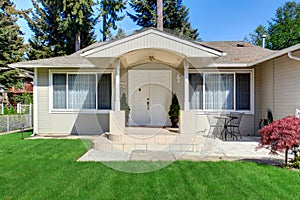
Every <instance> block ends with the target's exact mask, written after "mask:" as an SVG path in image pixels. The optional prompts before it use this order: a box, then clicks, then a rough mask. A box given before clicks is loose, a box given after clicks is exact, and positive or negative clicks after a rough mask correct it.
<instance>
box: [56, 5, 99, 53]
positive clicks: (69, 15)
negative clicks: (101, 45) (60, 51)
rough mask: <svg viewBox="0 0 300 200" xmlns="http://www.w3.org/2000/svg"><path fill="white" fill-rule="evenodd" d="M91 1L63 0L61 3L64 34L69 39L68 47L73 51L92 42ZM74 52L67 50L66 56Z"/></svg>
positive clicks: (93, 22)
mask: <svg viewBox="0 0 300 200" xmlns="http://www.w3.org/2000/svg"><path fill="white" fill-rule="evenodd" d="M93 5H94V2H93V0H81V1H78V0H64V1H63V15H62V16H63V20H62V21H63V23H64V27H65V29H64V30H65V32H66V33H67V36H68V38H69V40H68V44H67V45H68V46H73V47H74V48H75V51H78V50H79V49H81V48H84V47H86V46H88V45H90V44H92V43H93V42H94V38H95V37H94V32H93V29H94V28H93V27H94V25H95V19H93V18H92V16H93V9H92V6H93ZM73 52H74V50H71V49H67V54H71V53H73Z"/></svg>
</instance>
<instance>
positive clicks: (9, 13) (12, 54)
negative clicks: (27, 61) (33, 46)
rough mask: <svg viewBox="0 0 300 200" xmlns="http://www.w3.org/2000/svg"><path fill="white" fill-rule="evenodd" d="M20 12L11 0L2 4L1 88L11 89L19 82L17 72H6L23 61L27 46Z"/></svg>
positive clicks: (0, 11) (0, 12) (0, 18)
mask: <svg viewBox="0 0 300 200" xmlns="http://www.w3.org/2000/svg"><path fill="white" fill-rule="evenodd" d="M19 14H20V12H19V11H18V10H16V9H15V6H14V4H13V3H12V2H11V1H10V0H2V1H1V2H0V87H1V89H5V90H7V89H9V88H11V87H12V86H14V85H16V84H17V83H18V82H19V78H17V75H18V73H17V71H16V70H6V69H5V68H7V65H8V64H10V63H13V62H19V61H22V59H23V56H24V52H25V50H26V49H25V46H24V45H23V38H22V37H21V36H20V35H22V33H21V31H20V27H19V26H18V25H17V23H16V22H17V20H18V16H19Z"/></svg>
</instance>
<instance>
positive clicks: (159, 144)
mask: <svg viewBox="0 0 300 200" xmlns="http://www.w3.org/2000/svg"><path fill="white" fill-rule="evenodd" d="M122 137H124V136H122ZM125 137H126V136H125ZM164 139H165V140H163V141H162V140H161V139H160V140H159V141H156V140H155V139H154V140H153V138H152V139H151V140H148V139H147V140H145V139H142V140H140V139H136V138H135V139H131V140H130V138H126V139H125V140H124V138H123V139H122V140H121V141H117V142H116V141H114V142H112V141H111V140H109V139H107V138H106V137H99V138H97V139H95V140H94V141H93V148H94V149H95V150H102V151H125V152H131V151H135V150H142V151H171V152H201V151H203V150H204V149H206V148H208V147H210V146H212V145H213V143H214V141H215V140H214V139H209V141H208V139H207V138H204V137H201V136H200V137H191V136H190V137H189V136H187V135H186V136H185V137H184V136H180V137H179V136H177V137H172V138H171V139H170V138H168V137H167V139H166V138H164Z"/></svg>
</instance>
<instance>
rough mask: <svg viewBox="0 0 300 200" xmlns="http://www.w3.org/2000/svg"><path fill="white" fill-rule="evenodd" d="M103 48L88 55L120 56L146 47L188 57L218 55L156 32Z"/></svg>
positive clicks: (98, 56) (97, 56)
mask: <svg viewBox="0 0 300 200" xmlns="http://www.w3.org/2000/svg"><path fill="white" fill-rule="evenodd" d="M199 46H200V45H199ZM101 48H105V49H102V50H101V51H99V52H97V53H94V54H92V55H89V56H87V57H96V58H100V57H103V58H105V57H119V56H120V55H123V54H125V53H128V52H130V51H134V50H138V49H145V48H154V49H155V48H157V49H168V50H170V51H174V52H177V53H181V54H183V55H186V56H188V57H211V56H212V57H216V56H215V55H213V54H211V53H208V52H205V51H204V50H200V49H199V47H195V46H192V45H188V44H183V43H182V42H180V41H176V40H172V39H170V38H169V37H164V36H161V35H157V34H155V33H150V34H147V35H143V36H141V37H135V38H133V39H131V40H130V41H123V42H122V40H120V41H119V42H115V43H112V44H111V45H107V46H105V47H99V49H101Z"/></svg>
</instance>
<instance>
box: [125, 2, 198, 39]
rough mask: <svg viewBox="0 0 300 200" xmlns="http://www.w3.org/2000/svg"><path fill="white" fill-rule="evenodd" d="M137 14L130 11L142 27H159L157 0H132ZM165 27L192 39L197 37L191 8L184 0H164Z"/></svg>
mask: <svg viewBox="0 0 300 200" xmlns="http://www.w3.org/2000/svg"><path fill="white" fill-rule="evenodd" d="M129 4H130V6H131V7H132V9H133V10H134V11H135V14H131V13H128V12H127V14H128V15H129V17H130V18H131V19H132V20H133V21H134V22H135V23H136V24H137V25H138V26H141V27H157V10H156V9H157V5H156V0H143V1H140V0H131V2H130V3H129ZM163 16H164V18H163V27H164V28H165V29H170V30H174V31H175V32H177V33H179V34H181V35H184V36H186V37H188V38H191V39H194V40H195V39H197V38H198V36H199V34H198V30H197V29H193V28H192V27H191V23H190V22H189V9H188V8H187V7H186V6H185V5H183V3H182V0H164V1H163Z"/></svg>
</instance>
